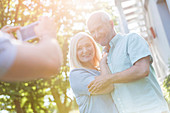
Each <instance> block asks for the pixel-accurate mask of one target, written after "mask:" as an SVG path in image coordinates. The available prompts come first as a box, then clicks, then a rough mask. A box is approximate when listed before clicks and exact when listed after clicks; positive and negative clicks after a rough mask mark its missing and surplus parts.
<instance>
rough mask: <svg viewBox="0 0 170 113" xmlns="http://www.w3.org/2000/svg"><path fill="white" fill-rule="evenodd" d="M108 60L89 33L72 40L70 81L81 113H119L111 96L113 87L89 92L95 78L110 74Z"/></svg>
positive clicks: (78, 35) (77, 35) (82, 33)
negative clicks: (92, 92) (89, 86)
mask: <svg viewBox="0 0 170 113" xmlns="http://www.w3.org/2000/svg"><path fill="white" fill-rule="evenodd" d="M106 58H107V57H106V55H105V56H104V57H103V58H102V59H101V53H100V50H99V48H98V46H97V45H96V43H95V41H94V40H93V39H92V38H91V36H90V35H88V34H87V33H85V32H80V33H78V34H76V35H75V36H74V37H73V38H72V40H71V42H70V50H69V60H70V67H71V72H70V78H69V80H70V85H71V88H72V90H73V92H74V94H75V97H76V101H77V104H78V106H79V110H80V113H118V112H117V109H116V106H115V104H114V101H113V99H112V97H111V94H110V92H111V91H113V90H114V87H113V85H110V86H109V87H105V88H104V89H102V90H101V91H99V92H97V93H95V94H91V93H90V92H89V91H88V84H89V83H90V82H92V81H93V80H94V79H95V76H104V74H106V73H110V70H109V68H108V66H107V64H106ZM99 63H100V64H99ZM99 67H100V71H99ZM100 73H102V74H101V75H100Z"/></svg>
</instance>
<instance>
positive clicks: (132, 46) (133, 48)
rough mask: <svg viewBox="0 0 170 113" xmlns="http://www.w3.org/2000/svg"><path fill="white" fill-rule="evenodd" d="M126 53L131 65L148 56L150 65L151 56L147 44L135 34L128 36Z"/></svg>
mask: <svg viewBox="0 0 170 113" xmlns="http://www.w3.org/2000/svg"><path fill="white" fill-rule="evenodd" d="M127 51H128V55H129V57H130V60H131V63H132V64H134V63H135V62H136V61H138V60H139V59H141V58H143V57H147V56H150V60H151V63H152V56H151V52H150V50H149V45H148V43H147V42H146V40H145V39H143V38H142V37H141V36H139V35H138V34H136V33H133V34H131V35H130V36H129V39H128V50H127Z"/></svg>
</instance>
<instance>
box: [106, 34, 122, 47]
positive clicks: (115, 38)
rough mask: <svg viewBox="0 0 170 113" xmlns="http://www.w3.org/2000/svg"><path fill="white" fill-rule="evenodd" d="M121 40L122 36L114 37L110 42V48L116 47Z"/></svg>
mask: <svg viewBox="0 0 170 113" xmlns="http://www.w3.org/2000/svg"><path fill="white" fill-rule="evenodd" d="M121 38H122V36H121V35H120V34H116V36H114V37H113V38H112V40H111V41H110V42H109V45H110V47H115V45H116V44H117V42H118V41H119V40H120V39H121Z"/></svg>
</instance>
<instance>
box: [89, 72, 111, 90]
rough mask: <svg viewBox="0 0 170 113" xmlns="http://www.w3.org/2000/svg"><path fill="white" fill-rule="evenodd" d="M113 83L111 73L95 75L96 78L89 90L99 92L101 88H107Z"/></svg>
mask: <svg viewBox="0 0 170 113" xmlns="http://www.w3.org/2000/svg"><path fill="white" fill-rule="evenodd" d="M110 84H111V83H110V81H109V75H106V76H102V75H100V76H97V77H95V80H94V81H92V82H91V83H90V84H89V85H88V88H89V92H91V93H97V92H99V91H101V90H103V89H104V88H106V87H107V86H109V85H110Z"/></svg>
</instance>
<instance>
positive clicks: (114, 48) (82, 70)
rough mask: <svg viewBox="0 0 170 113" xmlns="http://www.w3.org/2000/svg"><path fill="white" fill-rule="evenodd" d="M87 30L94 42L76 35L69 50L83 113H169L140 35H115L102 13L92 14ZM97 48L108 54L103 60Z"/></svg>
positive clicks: (87, 36)
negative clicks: (101, 47) (103, 48)
mask: <svg viewBox="0 0 170 113" xmlns="http://www.w3.org/2000/svg"><path fill="white" fill-rule="evenodd" d="M87 27H88V30H89V32H90V33H91V36H90V35H88V34H87V33H84V32H80V33H78V34H76V35H75V36H74V37H73V38H72V40H71V42H70V50H69V57H70V67H71V69H72V70H71V72H70V85H71V88H72V90H73V92H74V94H75V97H76V102H77V104H78V106H79V110H80V113H169V109H168V105H167V103H166V101H165V99H164V97H163V94H162V91H161V88H160V86H159V84H158V82H157V80H156V78H155V73H154V70H153V68H152V65H151V64H152V56H151V53H150V50H149V46H148V44H147V42H146V41H145V40H144V39H143V38H142V37H141V36H139V35H138V34H136V33H130V34H127V35H121V34H117V33H116V32H115V30H114V24H113V22H112V21H111V19H110V17H109V15H108V14H107V13H106V12H103V11H96V12H94V13H92V14H91V16H90V17H89V19H88V21H87ZM96 42H97V43H99V44H100V45H101V46H104V47H105V51H106V52H107V53H104V54H103V55H101V52H100V50H99V47H98V46H97V45H96ZM101 56H102V58H101Z"/></svg>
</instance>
